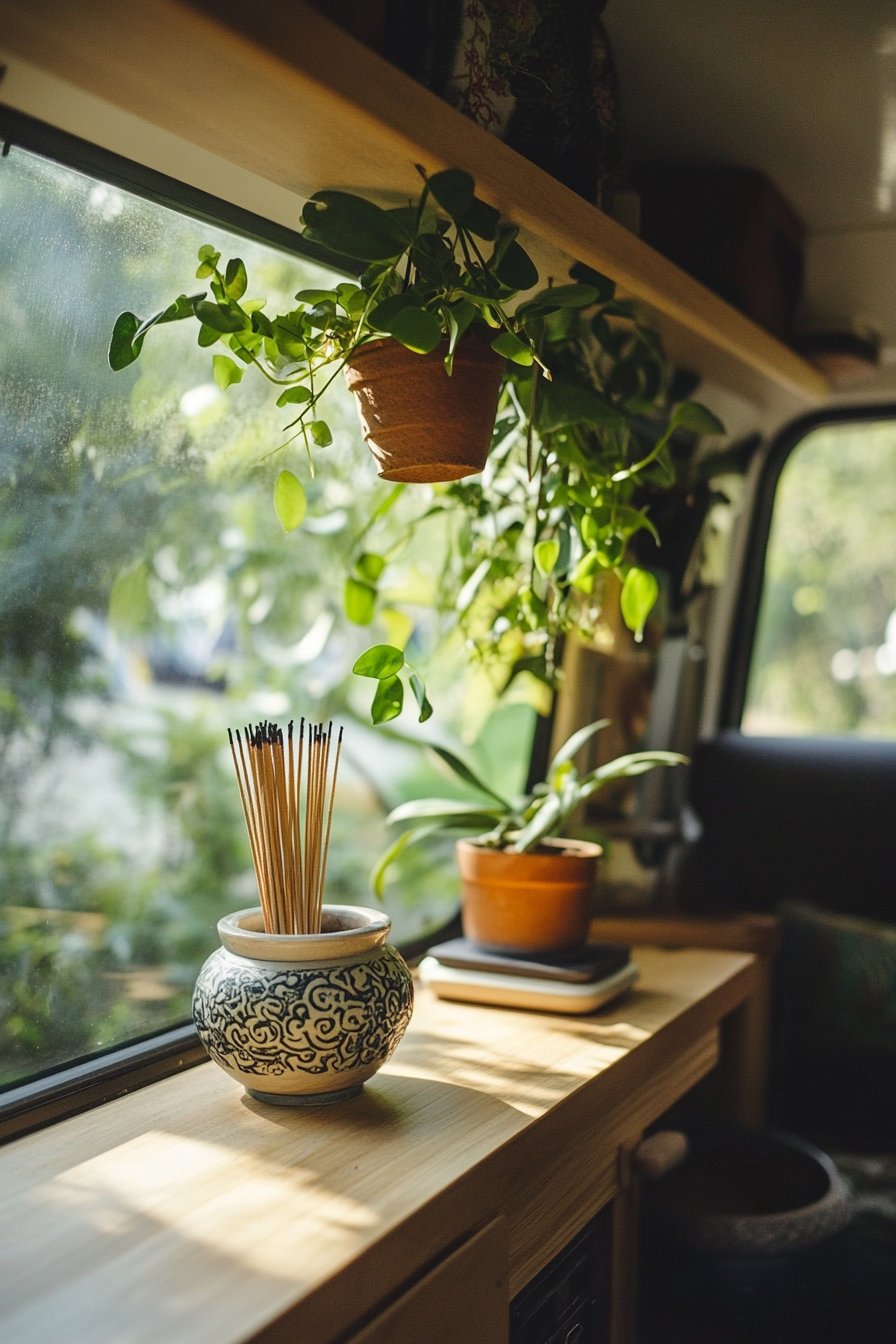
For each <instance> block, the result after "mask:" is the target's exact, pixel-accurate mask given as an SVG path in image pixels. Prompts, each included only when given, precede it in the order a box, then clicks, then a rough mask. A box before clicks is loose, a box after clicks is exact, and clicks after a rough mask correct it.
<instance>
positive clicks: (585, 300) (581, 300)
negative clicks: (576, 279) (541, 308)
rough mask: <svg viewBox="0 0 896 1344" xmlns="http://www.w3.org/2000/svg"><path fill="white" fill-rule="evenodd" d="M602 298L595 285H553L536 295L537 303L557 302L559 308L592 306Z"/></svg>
mask: <svg viewBox="0 0 896 1344" xmlns="http://www.w3.org/2000/svg"><path fill="white" fill-rule="evenodd" d="M599 300H600V291H599V290H598V289H597V288H596V287H595V286H594V285H552V286H551V287H550V289H542V290H539V292H538V293H537V294H536V295H535V302H536V303H550V304H556V306H557V307H558V308H590V307H591V305H592V304H593V303H598V302H599Z"/></svg>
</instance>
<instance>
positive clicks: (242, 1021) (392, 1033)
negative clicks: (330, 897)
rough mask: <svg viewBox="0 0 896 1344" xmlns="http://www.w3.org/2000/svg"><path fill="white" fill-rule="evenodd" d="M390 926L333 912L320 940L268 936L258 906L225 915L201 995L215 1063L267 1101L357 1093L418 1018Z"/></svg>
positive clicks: (197, 997)
mask: <svg viewBox="0 0 896 1344" xmlns="http://www.w3.org/2000/svg"><path fill="white" fill-rule="evenodd" d="M390 927H391V920H390V919H389V918H388V916H387V915H384V914H382V913H380V912H379V911H375V910H366V909H363V908H362V907H360V906H353V905H325V906H324V908H323V921H322V925H321V929H322V931H321V932H320V933H319V934H296V935H293V934H279V933H265V931H264V920H263V918H262V913H261V910H260V909H256V910H238V911H237V912H236V913H235V914H232V915H226V916H225V917H224V918H223V919H222V920H220V921H219V923H218V933H219V935H220V938H221V943H222V946H221V947H220V948H219V949H218V950H217V952H213V953H212V955H211V956H210V957H209V959H208V961H207V962H206V963H205V965H204V966H203V967H202V970H201V971H200V972H199V978H198V979H197V981H196V988H195V990H194V992H193V1017H194V1020H195V1022H196V1027H197V1030H198V1032H199V1036H200V1039H201V1040H202V1043H203V1045H204V1046H205V1048H206V1049H207V1050H208V1053H209V1055H210V1056H211V1058H212V1059H213V1060H214V1061H215V1063H216V1064H217V1065H219V1067H220V1068H222V1069H223V1070H224V1072H225V1073H227V1074H229V1075H230V1077H231V1078H235V1079H236V1080H237V1081H238V1082H240V1083H242V1084H243V1086H244V1087H245V1088H246V1091H247V1092H248V1093H249V1095H250V1096H252V1097H255V1098H256V1099H257V1100H258V1101H266V1102H273V1103H274V1104H275V1105H278V1106H309V1105H322V1104H325V1103H327V1102H332V1101H342V1100H345V1099H346V1098H348V1097H353V1096H356V1095H357V1094H358V1093H359V1092H360V1091H361V1088H362V1087H363V1085H364V1083H365V1082H366V1081H367V1079H368V1078H372V1077H373V1075H374V1074H375V1073H376V1071H377V1069H379V1068H381V1067H382V1065H383V1064H385V1062H386V1060H387V1059H388V1058H389V1056H390V1055H391V1054H392V1052H393V1050H394V1049H395V1047H396V1046H397V1045H398V1042H399V1041H400V1040H401V1038H402V1036H403V1035H404V1032H405V1029H406V1027H407V1025H408V1023H409V1022H410V1020H411V1009H412V1006H413V997H414V991H413V985H412V981H411V975H410V972H409V971H408V968H407V966H406V965H405V964H404V961H403V960H402V958H401V956H400V955H399V953H398V952H396V950H395V948H394V947H390V946H388V945H387V943H386V937H387V935H388V933H389V929H390Z"/></svg>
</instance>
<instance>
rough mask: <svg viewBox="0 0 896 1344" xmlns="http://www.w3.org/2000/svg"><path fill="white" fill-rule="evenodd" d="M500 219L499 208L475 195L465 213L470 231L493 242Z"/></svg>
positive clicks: (464, 221)
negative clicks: (487, 203)
mask: <svg viewBox="0 0 896 1344" xmlns="http://www.w3.org/2000/svg"><path fill="white" fill-rule="evenodd" d="M500 220H501V212H500V211H499V210H496V209H495V207H494V206H493V205H486V203H485V201H480V199H479V197H478V196H474V197H473V204H472V205H471V206H470V208H469V210H468V211H467V213H466V214H465V215H464V218H463V227H464V228H465V229H467V230H468V231H469V232H470V233H475V235H476V237H477V238H483V239H484V240H485V241H486V242H487V243H491V242H494V240H495V238H496V237H497V233H498V224H499V223H500ZM533 283H535V282H534V281H533Z"/></svg>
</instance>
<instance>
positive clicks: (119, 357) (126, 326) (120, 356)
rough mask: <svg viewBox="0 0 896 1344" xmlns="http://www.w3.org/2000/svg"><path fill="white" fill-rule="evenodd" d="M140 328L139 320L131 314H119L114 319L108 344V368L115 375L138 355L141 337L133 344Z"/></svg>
mask: <svg viewBox="0 0 896 1344" xmlns="http://www.w3.org/2000/svg"><path fill="white" fill-rule="evenodd" d="M139 328H140V319H139V317H135V316H134V314H133V313H119V315H118V317H117V318H116V319H115V326H114V327H113V328H112V339H111V340H110V342H109V366H110V368H112V369H113V370H114V371H115V372H116V373H118V372H119V371H120V370H121V369H126V368H127V367H128V365H129V364H133V362H134V360H135V359H137V357H138V356H139V354H140V351H141V349H142V347H143V337H142V336H141V337H140V340H139V341H137V342H136V344H135V343H134V337H135V336H136V334H137V332H138V330H139Z"/></svg>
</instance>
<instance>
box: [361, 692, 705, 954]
mask: <svg viewBox="0 0 896 1344" xmlns="http://www.w3.org/2000/svg"><path fill="white" fill-rule="evenodd" d="M607 723H608V720H606V719H599V720H598V721H597V722H596V723H590V724H588V725H587V726H586V727H585V728H581V729H580V730H579V731H578V732H576V733H573V735H572V737H570V738H569V739H568V740H567V741H566V742H565V743H564V744H563V746H562V747H561V748H560V750H559V751H558V752H557V754H556V756H555V757H554V759H553V760H552V761H551V763H550V766H549V767H548V771H547V778H546V780H545V782H544V783H542V784H536V786H535V788H534V789H533V790H532V792H531V793H529V794H526V795H525V796H524V797H522V798H518V799H516V800H515V801H513V802H511V801H508V800H507V799H506V798H502V797H501V795H500V794H498V793H496V792H495V790H494V789H493V788H491V786H490V785H488V784H487V783H485V781H484V780H482V779H481V778H480V777H479V776H478V775H477V774H476V773H475V772H474V771H473V770H471V769H470V767H469V766H468V765H467V764H466V763H465V762H464V761H462V760H460V758H459V757H457V756H456V755H455V754H454V753H453V752H451V751H449V750H447V749H446V748H445V747H441V746H433V750H434V751H435V752H437V754H438V755H439V756H440V757H441V758H442V760H443V761H444V762H445V764H446V765H448V766H449V768H450V769H451V770H452V771H453V772H454V774H455V775H456V776H457V777H458V779H460V780H462V781H463V783H464V784H466V785H467V787H468V788H469V789H470V790H471V796H470V798H469V800H468V801H465V800H462V799H445V798H421V799H415V800H414V801H412V802H408V803H402V804H401V806H400V807H397V808H395V809H394V811H393V812H391V813H390V815H389V817H388V818H387V822H388V823H390V824H398V823H401V822H405V823H411V824H410V825H409V826H408V828H407V829H406V830H404V831H403V832H402V834H401V835H400V836H399V837H398V839H397V840H396V841H395V842H394V843H393V844H392V845H391V846H390V847H389V849H388V850H387V851H386V852H385V854H383V856H382V857H381V859H380V860H379V862H378V863H377V865H376V867H375V868H374V870H373V873H372V874H371V883H372V885H373V889H374V891H375V892H376V894H377V895H378V896H379V897H380V898H381V899H382V895H383V887H384V879H385V875H386V871H387V869H388V867H389V865H390V864H391V863H393V862H394V860H395V859H397V858H398V856H399V854H401V853H402V851H403V850H404V849H406V848H407V846H408V845H412V844H416V843H418V842H419V841H421V840H423V839H425V838H426V837H427V836H430V835H433V834H435V833H437V832H442V833H445V832H447V833H452V832H468V833H469V832H475V831H476V830H481V828H483V827H486V828H487V829H486V830H485V831H484V833H481V834H479V835H478V836H475V838H473V839H459V840H458V842H457V860H458V866H459V868H460V875H461V893H462V896H461V899H462V910H461V916H462V920H463V927H464V934H465V935H466V937H467V938H469V939H470V940H471V941H472V942H474V943H477V944H478V945H479V946H481V947H483V948H485V949H487V950H489V951H498V952H514V953H528V954H533V953H539V952H544V953H547V952H558V951H562V950H565V949H567V948H573V947H577V946H581V944H583V943H584V942H585V940H586V938H587V934H588V922H589V920H590V918H591V912H592V902H593V896H594V883H595V877H596V871H597V860H598V858H599V857H600V854H601V848H600V846H599V845H596V844H593V843H591V842H590V841H583V840H570V839H563V838H561V836H562V831H563V828H564V825H565V823H566V822H567V820H568V818H569V817H570V815H571V814H572V813H573V812H574V811H575V810H576V808H578V807H579V806H580V804H581V803H584V802H585V801H586V800H587V799H588V798H590V797H591V796H592V795H593V794H595V793H596V792H597V790H598V789H600V788H602V787H603V786H604V785H605V784H608V783H609V782H610V781H611V780H614V779H620V778H622V777H624V776H632V775H642V774H645V773H646V772H647V771H648V770H653V769H654V768H655V767H656V766H659V765H685V764H687V758H686V757H684V756H681V755H679V754H678V753H677V752H672V751H637V752H632V753H631V754H629V755H626V756H619V757H617V759H616V760H614V761H608V762H607V763H606V764H605V765H601V766H598V767H597V769H595V770H592V771H590V772H589V773H588V774H587V775H585V776H584V777H582V778H579V774H578V771H577V769H576V767H575V765H574V757H575V756H576V755H577V754H578V752H579V751H581V749H582V747H584V746H585V744H586V743H587V742H588V741H589V740H590V739H591V738H592V737H593V736H594V734H595V733H597V732H599V731H600V729H601V728H605V727H606V726H607Z"/></svg>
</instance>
